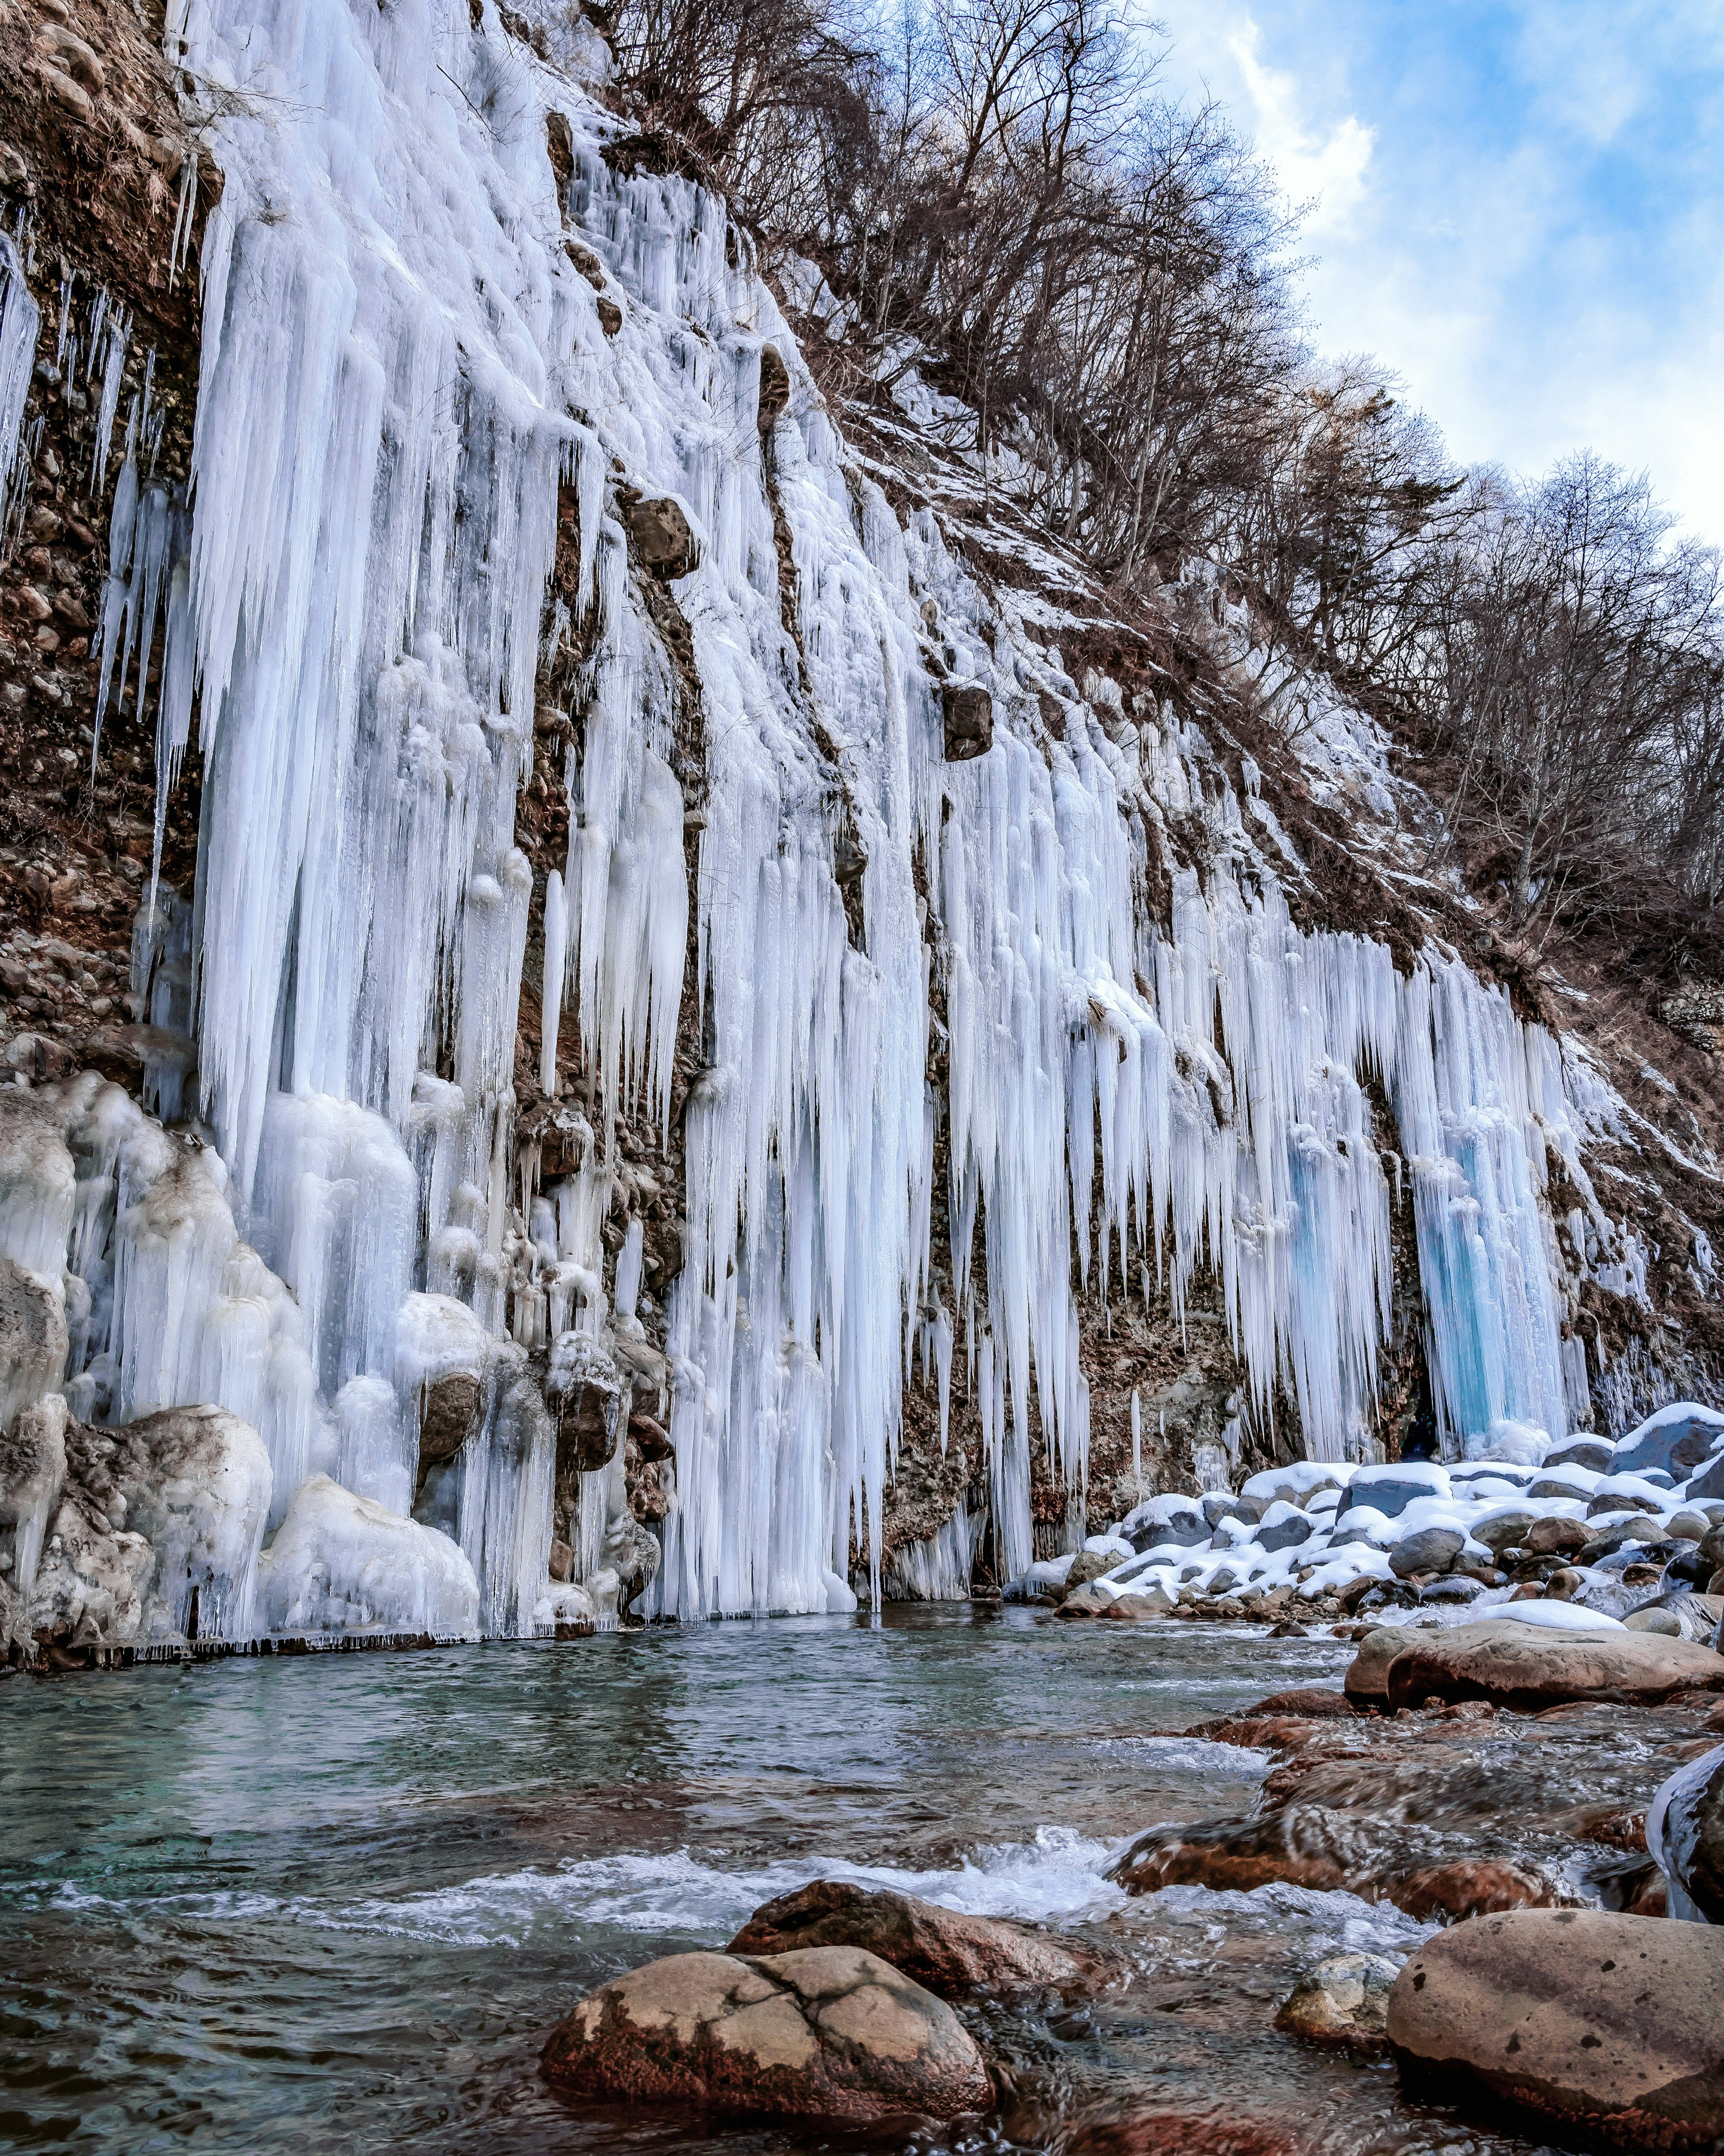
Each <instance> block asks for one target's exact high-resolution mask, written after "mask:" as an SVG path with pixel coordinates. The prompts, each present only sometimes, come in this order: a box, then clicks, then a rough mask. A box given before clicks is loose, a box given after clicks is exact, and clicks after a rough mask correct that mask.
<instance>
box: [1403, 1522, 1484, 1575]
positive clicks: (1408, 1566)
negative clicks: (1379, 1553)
mask: <svg viewBox="0 0 1724 2156" xmlns="http://www.w3.org/2000/svg"><path fill="white" fill-rule="evenodd" d="M1465 1546H1466V1537H1465V1535H1463V1534H1461V1533H1460V1532H1458V1530H1456V1529H1455V1528H1454V1527H1421V1528H1420V1529H1419V1532H1418V1533H1417V1534H1416V1535H1408V1536H1406V1537H1404V1538H1403V1540H1402V1541H1400V1542H1398V1543H1396V1544H1395V1546H1394V1548H1393V1549H1392V1550H1391V1551H1390V1552H1389V1553H1388V1568H1389V1570H1390V1571H1391V1572H1392V1573H1393V1574H1394V1575H1395V1577H1396V1578H1397V1579H1409V1578H1411V1577H1412V1576H1413V1574H1414V1573H1415V1572H1447V1571H1448V1569H1449V1567H1450V1565H1452V1564H1453V1563H1454V1562H1455V1558H1458V1557H1459V1556H1460V1553H1461V1551H1462V1550H1463V1549H1464V1548H1465Z"/></svg>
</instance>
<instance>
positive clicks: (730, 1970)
mask: <svg viewBox="0 0 1724 2156" xmlns="http://www.w3.org/2000/svg"><path fill="white" fill-rule="evenodd" d="M540 2071H541V2072H542V2073H543V2075H544V2076H545V2077H546V2080H547V2081H549V2082H552V2083H553V2084H554V2085H555V2086H556V2087H558V2088H562V2089H567V2090H569V2091H571V2092H574V2093H576V2094H578V2095H582V2096H589V2097H604V2098H608V2099H609V2100H611V2101H613V2102H647V2103H676V2104H704V2105H711V2106H712V2107H714V2108H715V2109H717V2110H721V2111H731V2112H752V2113H755V2114H757V2115H765V2116H768V2117H773V2116H776V2117H801V2118H823V2119H832V2120H835V2121H840V2122H843V2123H847V2124H855V2125H865V2124H868V2123H871V2122H873V2121H875V2120H878V2119H882V2118H887V2117H894V2116H896V2115H900V2114H902V2113H905V2112H919V2113H921V2114H923V2115H925V2116H928V2117H935V2118H953V2117H957V2116H958V2115H959V2114H960V2113H962V2112H972V2111H980V2110H982V2109H983V2108H984V2107H986V2106H987V2104H988V2102H989V2101H990V2100H991V2096H992V2085H991V2083H990V2082H989V2080H988V2070H987V2068H986V2066H984V2065H983V2061H982V2054H981V2053H980V2051H977V2048H976V2045H975V2042H974V2040H973V2039H972V2037H971V2036H970V2035H969V2033H968V2031H967V2030H966V2029H965V2028H964V2026H963V2024H962V2022H961V2021H960V2020H958V2018H957V2015H955V2014H954V2013H953V2012H952V2009H951V2008H950V2007H949V2006H947V2005H946V2004H945V2002H944V2001H943V2000H942V1999H936V1998H935V1996H934V1994H932V1993H931V1992H930V1991H925V1990H924V1989H922V1987H921V1985H920V1984H914V1983H912V1982H911V1979H909V1978H908V1977H907V1976H905V1975H903V1974H901V1973H900V1971H899V1970H897V1969H894V1968H893V1967H892V1966H891V1964H890V1963H888V1962H885V1961H882V1960H881V1959H880V1957H879V1956H878V1955H877V1954H872V1953H868V1952H866V1951H865V1949H864V1948H860V1947H849V1946H831V1947H810V1948H800V1949H798V1950H797V1951H795V1952H793V1953H783V1954H771V1955H763V1956H760V1957H749V1958H744V1957H741V1956H739V1955H736V1954H721V1953H686V1954H671V1955H670V1956H668V1957H667V1958H665V1959H664V1960H663V1961H654V1962H649V1963H647V1964H646V1966H645V1967H644V1968H643V1969H631V1970H630V1971H629V1974H627V1975H626V1976H621V1977H618V1978H617V1979H615V1980H614V1981H613V1982H612V1983H609V1984H601V1985H600V1986H599V1987H598V1989H597V1990H596V1991H593V1992H590V1993H589V1994H587V1997H586V1998H585V1999H582V2001H581V2003H580V2005H577V2007H576V2008H575V2009H574V2010H573V2012H572V2014H570V2015H568V2016H567V2019H566V2020H562V2021H561V2022H559V2023H558V2025H557V2027H556V2028H555V2029H554V2030H552V2033H551V2036H550V2039H549V2040H548V2041H547V2043H546V2046H545V2049H544V2051H543V2053H542V2055H541V2060H540Z"/></svg>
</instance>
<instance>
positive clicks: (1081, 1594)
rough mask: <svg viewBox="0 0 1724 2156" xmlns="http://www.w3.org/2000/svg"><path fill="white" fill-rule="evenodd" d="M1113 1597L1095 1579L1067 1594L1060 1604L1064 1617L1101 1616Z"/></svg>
mask: <svg viewBox="0 0 1724 2156" xmlns="http://www.w3.org/2000/svg"><path fill="white" fill-rule="evenodd" d="M1112 1601H1113V1597H1112V1596H1111V1594H1108V1593H1107V1592H1106V1590H1105V1589H1102V1588H1099V1587H1097V1586H1096V1584H1095V1582H1094V1581H1093V1580H1090V1581H1087V1582H1085V1584H1084V1585H1083V1586H1082V1587H1080V1588H1078V1589H1075V1591H1074V1592H1073V1593H1071V1594H1068V1595H1066V1596H1065V1598H1064V1599H1062V1600H1061V1602H1060V1615H1061V1616H1062V1617H1099V1616H1101V1614H1102V1613H1103V1612H1104V1611H1105V1610H1106V1609H1108V1608H1109V1607H1110V1606H1111V1604H1112Z"/></svg>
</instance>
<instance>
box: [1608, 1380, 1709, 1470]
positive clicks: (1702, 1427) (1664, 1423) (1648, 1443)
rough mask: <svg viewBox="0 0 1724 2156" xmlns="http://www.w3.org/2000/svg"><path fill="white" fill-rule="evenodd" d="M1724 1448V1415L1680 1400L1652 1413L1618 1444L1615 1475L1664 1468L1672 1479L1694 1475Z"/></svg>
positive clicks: (1688, 1401)
mask: <svg viewBox="0 0 1724 2156" xmlns="http://www.w3.org/2000/svg"><path fill="white" fill-rule="evenodd" d="M1720 1451H1724V1414H1720V1413H1719V1412H1718V1410H1717V1409H1716V1408H1705V1407H1701V1406H1700V1405H1699V1404H1698V1403H1697V1402H1696V1401H1694V1400H1677V1401H1675V1402H1673V1403H1672V1404H1671V1405H1670V1406H1669V1407H1667V1408H1660V1409H1659V1410H1658V1413H1657V1414H1654V1415H1649V1416H1648V1417H1647V1418H1646V1419H1645V1421H1644V1422H1643V1423H1642V1424H1640V1426H1639V1429H1638V1430H1630V1431H1629V1434H1628V1435H1627V1436H1626V1437H1625V1438H1624V1439H1623V1440H1622V1441H1621V1443H1620V1444H1619V1445H1618V1446H1617V1448H1616V1450H1615V1453H1614V1455H1613V1457H1612V1460H1611V1462H1610V1466H1611V1472H1612V1473H1613V1474H1614V1475H1644V1473H1645V1471H1646V1470H1647V1469H1648V1468H1649V1467H1658V1468H1662V1469H1663V1470H1664V1471H1665V1474H1666V1475H1668V1476H1670V1477H1671V1478H1672V1480H1673V1481H1674V1480H1676V1479H1679V1478H1680V1477H1681V1476H1686V1475H1691V1474H1692V1473H1693V1471H1694V1470H1695V1469H1696V1467H1698V1466H1701V1463H1702V1462H1703V1461H1706V1460H1710V1459H1711V1456H1712V1455H1713V1454H1714V1453H1715V1452H1720Z"/></svg>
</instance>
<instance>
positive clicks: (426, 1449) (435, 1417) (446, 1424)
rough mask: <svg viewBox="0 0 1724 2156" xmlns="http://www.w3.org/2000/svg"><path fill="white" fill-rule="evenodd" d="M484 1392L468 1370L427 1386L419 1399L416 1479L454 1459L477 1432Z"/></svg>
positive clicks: (482, 1408)
mask: <svg viewBox="0 0 1724 2156" xmlns="http://www.w3.org/2000/svg"><path fill="white" fill-rule="evenodd" d="M484 1409H485V1392H484V1389H483V1387H482V1386H481V1385H480V1382H479V1380H478V1378H475V1376H473V1374H472V1373H470V1372H469V1371H467V1370H451V1371H450V1372H449V1374H448V1376H447V1377H443V1378H436V1379H435V1380H434V1382H433V1383H430V1384H428V1385H427V1386H426V1388H425V1389H424V1391H423V1393H422V1394H421V1395H420V1398H419V1480H420V1481H421V1482H423V1480H424V1478H425V1473H426V1471H427V1469H428V1468H430V1467H434V1466H441V1465H442V1464H443V1463H444V1461H445V1460H453V1459H454V1456H455V1455H456V1454H457V1453H458V1452H459V1450H460V1449H461V1447H462V1446H463V1445H464V1444H465V1443H466V1442H467V1440H468V1439H469V1437H471V1436H472V1435H473V1433H474V1431H475V1430H477V1429H478V1427H479V1422H480V1415H481V1414H483V1412H484Z"/></svg>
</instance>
